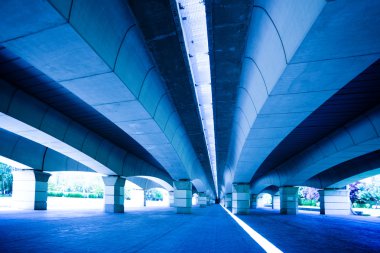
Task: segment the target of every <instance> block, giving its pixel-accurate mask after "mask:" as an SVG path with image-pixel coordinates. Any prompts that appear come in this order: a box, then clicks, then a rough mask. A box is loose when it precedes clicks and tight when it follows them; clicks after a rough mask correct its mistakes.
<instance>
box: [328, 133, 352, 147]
mask: <svg viewBox="0 0 380 253" xmlns="http://www.w3.org/2000/svg"><path fill="white" fill-rule="evenodd" d="M331 141H332V142H333V143H334V145H335V147H336V149H337V150H344V149H346V148H347V147H351V146H353V145H354V141H353V140H352V137H351V135H350V133H349V132H348V131H347V130H344V131H343V130H342V131H338V132H335V133H333V134H332V139H331Z"/></svg>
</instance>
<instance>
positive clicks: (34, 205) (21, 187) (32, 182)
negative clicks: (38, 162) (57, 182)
mask: <svg viewBox="0 0 380 253" xmlns="http://www.w3.org/2000/svg"><path fill="white" fill-rule="evenodd" d="M12 174H13V193H12V201H13V206H14V207H15V208H20V209H26V210H46V209H47V203H46V201H47V190H48V180H49V177H50V176H51V174H49V173H46V172H42V171H37V170H18V171H13V172H12Z"/></svg>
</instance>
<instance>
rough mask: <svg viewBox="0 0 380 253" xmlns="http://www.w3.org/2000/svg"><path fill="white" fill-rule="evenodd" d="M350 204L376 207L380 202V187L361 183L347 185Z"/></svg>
mask: <svg viewBox="0 0 380 253" xmlns="http://www.w3.org/2000/svg"><path fill="white" fill-rule="evenodd" d="M349 189H350V200H351V203H357V204H359V205H367V204H368V205H369V206H371V205H376V207H378V205H379V202H380V187H379V186H377V185H375V184H373V183H370V184H368V183H365V182H361V181H357V182H354V183H352V184H349Z"/></svg>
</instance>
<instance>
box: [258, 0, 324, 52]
mask: <svg viewBox="0 0 380 253" xmlns="http://www.w3.org/2000/svg"><path fill="white" fill-rule="evenodd" d="M326 2H327V1H325V0H315V1H297V0H291V1H276V0H269V1H268V0H257V1H255V6H257V7H260V8H264V9H265V11H266V12H267V13H268V15H269V16H270V17H271V19H272V20H273V23H274V25H275V26H276V29H277V31H278V33H279V34H280V37H281V41H282V43H283V46H284V50H285V52H286V56H287V58H288V59H291V58H292V56H293V55H294V53H295V52H296V50H297V48H298V47H299V46H300V43H301V41H302V40H303V38H304V37H305V35H306V33H307V32H308V31H309V30H310V28H311V26H312V25H313V24H314V22H315V20H316V19H317V17H318V16H319V14H320V13H321V11H322V10H323V8H324V7H325V5H326ZM300 20H302V22H300Z"/></svg>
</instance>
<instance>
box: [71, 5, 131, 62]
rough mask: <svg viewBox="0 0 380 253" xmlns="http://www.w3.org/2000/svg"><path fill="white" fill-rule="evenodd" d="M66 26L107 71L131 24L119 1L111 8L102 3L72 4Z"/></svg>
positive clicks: (129, 17) (126, 9)
mask: <svg viewBox="0 0 380 253" xmlns="http://www.w3.org/2000/svg"><path fill="white" fill-rule="evenodd" d="M99 6H102V8H99ZM70 23H71V24H72V26H73V27H74V28H75V29H76V30H77V31H78V33H79V34H80V35H81V36H82V37H83V38H86V41H87V42H88V43H89V44H90V45H91V46H92V48H94V49H95V51H96V52H97V53H98V54H99V55H100V56H101V57H102V58H103V60H104V61H105V62H106V63H107V64H108V66H110V67H111V68H113V66H114V65H115V62H116V58H117V54H118V51H119V47H120V45H121V43H122V41H123V38H124V36H125V34H126V32H127V31H128V29H130V27H131V26H132V25H134V21H133V19H132V15H131V13H130V10H129V8H128V6H127V5H126V3H125V1H121V0H116V1H115V0H113V1H112V5H110V4H104V1H102V0H92V1H74V2H73V5H72V10H71V14H70Z"/></svg>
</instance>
